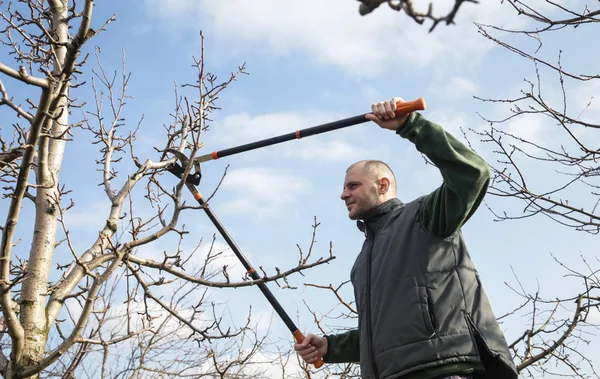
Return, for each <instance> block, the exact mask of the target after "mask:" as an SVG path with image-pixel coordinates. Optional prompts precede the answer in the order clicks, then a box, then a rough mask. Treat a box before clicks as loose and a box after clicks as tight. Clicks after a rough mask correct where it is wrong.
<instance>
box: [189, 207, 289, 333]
mask: <svg viewBox="0 0 600 379" xmlns="http://www.w3.org/2000/svg"><path fill="white" fill-rule="evenodd" d="M196 200H197V201H198V203H199V204H200V205H201V206H202V207H203V209H204V212H206V214H207V215H208V218H210V220H211V221H212V223H213V224H214V225H215V227H216V228H217V230H218V231H219V233H221V236H223V239H225V241H226V242H227V244H228V245H229V247H230V248H231V250H233V252H234V253H235V255H236V256H237V257H238V259H239V260H240V261H241V262H242V264H243V265H244V268H245V269H246V270H247V271H248V273H249V274H250V276H251V277H252V279H254V280H260V279H261V278H260V276H259V275H258V273H257V272H256V270H255V269H254V268H253V267H252V265H251V264H250V262H249V261H248V259H247V258H246V257H245V256H244V253H242V251H241V250H240V248H239V247H238V246H237V245H236V243H235V242H234V241H233V238H231V236H230V235H229V233H228V232H227V230H225V228H224V227H223V224H221V222H220V221H219V219H218V218H217V216H216V215H215V214H214V213H213V211H212V210H211V209H210V208H209V207H208V205H206V202H205V201H204V199H202V197H201V196H200V197H199V198H197V199H196ZM257 286H258V288H260V290H261V291H262V293H263V294H264V295H265V297H266V298H267V300H268V301H269V303H271V305H272V306H273V308H274V309H275V311H276V312H277V314H278V315H279V317H281V319H282V320H283V322H284V323H285V325H286V326H287V327H288V328H289V329H290V331H291V332H292V333H293V332H295V331H296V330H297V329H298V328H296V325H294V322H293V321H292V319H291V318H290V316H288V314H287V313H286V312H285V310H284V309H283V307H282V306H281V304H279V302H278V301H277V299H276V298H275V296H273V293H272V292H271V291H270V290H269V288H268V287H267V286H266V284H265V283H257Z"/></svg>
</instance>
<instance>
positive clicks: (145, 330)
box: [0, 0, 333, 378]
mask: <svg viewBox="0 0 600 379" xmlns="http://www.w3.org/2000/svg"><path fill="white" fill-rule="evenodd" d="M1 4H2V6H3V9H2V11H1V12H0V20H1V21H0V22H1V23H2V27H1V28H0V42H1V49H2V50H1V51H2V54H1V56H2V57H3V58H2V59H3V62H1V63H0V73H1V74H2V78H0V94H1V100H0V106H1V107H0V110H1V111H2V116H1V118H0V120H2V125H0V127H1V139H0V146H1V151H0V173H1V174H0V178H1V180H2V184H3V186H2V195H3V196H2V202H3V205H2V207H1V209H2V214H3V216H4V220H5V221H4V224H3V225H2V226H1V233H2V240H1V244H0V254H1V255H0V308H1V310H2V317H1V319H0V331H1V333H2V334H1V335H0V338H1V340H0V342H1V347H2V348H1V351H0V374H1V375H2V376H3V377H4V378H29V377H62V378H74V377H86V376H87V377H94V378H98V377H110V378H121V377H131V378H137V377H144V378H147V377H161V378H163V377H181V376H188V375H198V376H200V375H210V376H213V377H227V376H228V375H230V376H234V377H238V378H243V377H257V376H260V375H261V374H260V370H257V369H254V368H253V367H252V366H251V365H247V364H246V363H247V362H248V361H249V360H250V359H252V358H253V357H255V355H256V353H257V352H258V351H259V350H260V349H261V348H262V347H263V346H264V343H265V340H264V336H259V335H258V334H257V333H256V331H255V329H254V327H255V325H254V324H253V323H252V320H251V312H249V314H248V319H247V321H246V322H245V323H243V324H242V325H232V324H231V323H225V322H224V321H223V319H222V314H221V313H222V312H225V309H226V305H221V306H220V305H219V304H215V303H214V302H212V301H209V300H208V295H207V291H208V288H211V287H213V288H214V287H220V288H233V287H242V286H250V285H254V284H256V283H257V282H265V281H274V280H277V279H281V278H284V277H286V276H287V275H290V274H293V273H295V272H298V271H301V270H304V269H306V268H309V267H312V266H314V265H318V264H322V263H326V262H327V261H329V260H330V259H333V257H332V256H329V257H326V258H324V259H321V260H314V262H313V261H309V257H310V255H309V256H308V257H307V256H306V254H305V256H304V257H301V259H300V260H299V261H298V264H297V266H295V267H292V268H290V269H289V270H281V271H278V272H277V273H274V274H273V275H268V274H267V273H264V276H263V277H262V279H260V280H257V281H256V280H254V281H253V280H249V278H248V277H231V276H230V275H228V272H227V268H226V266H225V267H224V266H223V264H222V258H223V255H224V252H223V250H222V249H220V248H218V247H217V245H216V244H215V243H214V242H215V240H214V237H213V239H212V240H210V239H209V240H208V241H206V242H204V241H203V240H202V239H199V238H195V239H194V236H189V235H188V232H187V231H186V229H185V225H183V224H182V223H181V222H180V218H181V215H182V213H183V212H189V211H194V210H197V209H198V208H199V206H192V205H189V203H190V202H189V200H190V199H191V196H190V197H188V202H187V203H186V202H185V200H184V199H185V196H184V195H189V194H188V193H187V192H186V191H185V190H186V187H185V179H186V177H185V175H184V176H183V177H182V178H181V179H179V178H176V177H175V176H173V175H171V174H170V173H169V172H168V170H169V169H171V168H173V165H174V164H175V163H177V157H176V156H174V155H173V154H172V153H170V152H172V151H177V152H179V153H178V154H180V155H181V154H184V155H186V156H187V157H188V158H193V157H194V156H195V155H196V154H197V152H198V150H199V149H200V148H201V147H202V143H201V136H202V134H203V132H205V131H206V129H207V126H208V124H209V122H210V114H211V112H213V111H214V110H215V109H217V108H216V104H215V100H216V99H217V97H218V95H219V93H220V92H221V91H223V90H224V89H226V88H227V86H228V85H230V84H231V83H232V82H233V81H235V80H236V79H237V78H238V76H239V75H241V74H243V73H245V68H244V66H243V65H242V66H241V67H239V68H238V69H237V70H236V71H235V72H233V73H232V74H231V76H230V77H229V78H227V79H226V80H225V81H222V82H219V81H218V80H217V78H216V76H215V75H213V74H211V73H210V72H209V71H208V68H206V67H205V65H204V44H202V51H201V52H200V56H199V58H198V59H194V65H195V67H196V68H197V70H198V71H197V72H198V75H197V80H196V81H195V82H193V83H191V84H188V85H186V87H185V89H186V90H189V91H190V94H191V96H192V97H191V98H189V97H188V96H180V95H179V94H176V95H177V96H176V101H175V104H174V111H173V113H172V116H173V117H172V122H171V124H170V125H166V126H165V132H164V135H163V139H162V143H163V145H162V146H156V147H155V148H156V151H157V154H158V155H157V157H155V159H154V160H152V159H150V158H148V157H140V156H138V155H136V153H135V149H134V146H135V143H136V133H137V132H138V131H139V130H142V129H143V128H144V126H143V123H142V122H141V121H139V122H137V123H133V124H131V123H130V122H129V121H128V120H126V119H125V118H124V116H123V109H124V107H125V105H126V102H127V100H128V95H127V85H128V81H129V74H128V73H127V72H126V70H125V66H124V62H123V70H122V72H121V73H120V74H117V73H113V74H111V73H106V72H105V71H104V70H103V68H102V65H101V62H100V59H99V57H100V54H99V49H96V50H95V51H94V50H93V49H91V48H87V46H89V45H90V44H89V41H90V40H92V39H93V38H94V36H96V35H97V34H98V33H103V32H109V31H106V30H107V28H108V30H110V27H109V25H110V23H111V22H113V21H115V17H114V16H113V17H111V18H110V19H108V20H102V21H100V22H97V21H94V19H93V17H92V16H93V10H94V1H92V0H85V1H67V0H33V1H13V2H3V3H1ZM201 38H202V36H201ZM202 41H203V38H202ZM89 56H92V57H94V56H95V57H96V59H97V62H98V65H97V67H96V69H95V70H93V72H94V73H95V74H94V75H92V74H91V70H90V69H88V67H89V66H90V65H91V63H89V62H87V60H88V57H89ZM9 58H10V59H11V60H10V61H4V60H6V59H9ZM83 78H87V80H84V79H83ZM86 91H87V92H86ZM14 94H18V95H16V96H15V95H14ZM86 94H87V95H88V96H89V95H92V94H93V95H92V96H91V97H92V99H93V100H92V101H90V103H91V104H92V106H91V107H90V106H88V105H87V104H85V103H84V102H78V100H77V99H78V98H82V97H85V96H86ZM75 130H79V131H85V132H87V133H88V134H87V135H88V136H89V137H90V138H91V140H92V142H93V144H91V145H90V146H96V147H98V151H99V153H100V154H101V159H99V160H98V162H97V163H98V164H99V167H100V169H99V170H98V171H99V173H100V174H99V176H98V180H97V181H96V182H95V183H94V182H92V183H89V186H96V183H98V182H100V183H101V187H102V188H103V190H104V194H105V195H106V198H107V199H108V202H107V206H106V208H105V209H104V210H103V212H101V213H103V214H101V215H98V217H100V218H101V219H104V220H105V222H103V227H102V228H101V229H100V230H98V231H97V234H96V236H95V237H94V238H93V239H92V240H89V241H87V242H85V240H84V239H83V237H79V236H77V235H73V233H71V231H70V230H69V211H71V210H72V209H73V208H74V207H75V205H74V202H73V201H72V200H71V199H73V198H76V197H77V196H79V197H80V198H81V197H84V196H85V194H81V193H79V194H77V193H75V192H74V191H72V189H71V188H70V187H71V186H70V185H69V183H65V182H64V181H62V180H61V171H65V169H66V168H69V167H70V168H71V169H73V170H74V169H75V168H76V166H77V164H78V163H80V162H79V160H77V161H72V162H67V161H65V160H64V156H65V151H66V150H67V149H68V148H69V147H70V146H73V144H78V143H80V144H81V143H84V144H87V143H89V142H88V141H86V140H85V139H82V140H81V141H80V142H78V141H77V139H76V138H75V137H74V136H75V134H76V133H74V131H75ZM77 135H80V133H77ZM81 159H93V158H92V157H91V155H90V156H82V157H81ZM125 161H127V162H129V163H128V164H125V163H124V162H125ZM189 162H191V161H189ZM183 169H184V170H185V172H186V173H188V172H192V171H193V168H192V164H191V163H188V164H186V165H185V167H183ZM120 171H125V172H123V173H120ZM139 187H142V188H140V189H139V190H137V191H136V190H135V189H136V188H139ZM138 208H139V209H144V210H145V211H144V212H139V211H138ZM147 210H152V212H153V213H152V214H150V215H148V214H147V213H148V211H147ZM24 218H29V220H33V225H30V224H28V223H26V222H22V220H23V219H24ZM315 228H316V225H315ZM164 238H171V241H173V243H172V246H173V248H172V249H171V250H169V251H164V252H163V256H162V257H155V256H149V255H147V254H144V249H142V247H144V248H147V247H148V246H149V245H150V244H152V243H155V242H156V241H157V240H159V239H164ZM184 238H187V239H190V238H191V239H193V240H192V241H191V244H192V245H195V246H197V247H196V248H195V249H191V250H190V249H186V248H184V247H183V246H184V245H183V243H182V241H183V239H184ZM74 240H77V243H74ZM22 241H30V246H28V247H26V246H24V242H22ZM82 243H83V244H85V245H86V248H85V249H83V250H81V249H79V248H77V247H76V246H81V245H82ZM188 245H189V244H188ZM205 245H206V246H207V248H205ZM201 248H203V249H204V250H205V251H207V252H205V253H204V254H203V255H201V256H199V257H196V258H194V257H195V256H198V255H199V254H200V253H199V250H200V249H201ZM59 251H60V252H61V254H58V255H57V252H59ZM192 258H193V259H192ZM310 259H312V258H310ZM194 262H196V263H194ZM198 262H200V263H198ZM219 265H220V267H218V266H219ZM165 288H168V289H165ZM164 293H167V294H168V296H165V295H164ZM93 357H95V359H93ZM90 358H92V359H91V360H90ZM76 373H77V374H76Z"/></svg>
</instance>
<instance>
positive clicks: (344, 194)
mask: <svg viewBox="0 0 600 379" xmlns="http://www.w3.org/2000/svg"><path fill="white" fill-rule="evenodd" d="M349 197H350V194H349V193H348V191H347V190H343V191H342V194H341V195H340V199H342V200H344V201H346V199H348V198H349Z"/></svg>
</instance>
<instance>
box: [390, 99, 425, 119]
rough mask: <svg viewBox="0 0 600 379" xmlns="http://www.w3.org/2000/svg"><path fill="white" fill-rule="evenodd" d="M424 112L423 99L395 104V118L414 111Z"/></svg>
mask: <svg viewBox="0 0 600 379" xmlns="http://www.w3.org/2000/svg"><path fill="white" fill-rule="evenodd" d="M424 110H425V99H423V98H422V97H421V98H418V99H417V100H413V101H407V102H405V103H401V102H397V103H396V110H395V111H394V112H395V113H396V116H402V115H405V114H407V113H410V112H414V111H424Z"/></svg>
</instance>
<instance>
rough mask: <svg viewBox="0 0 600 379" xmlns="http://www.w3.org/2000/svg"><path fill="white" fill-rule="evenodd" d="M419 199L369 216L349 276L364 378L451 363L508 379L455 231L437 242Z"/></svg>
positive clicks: (503, 346)
mask: <svg viewBox="0 0 600 379" xmlns="http://www.w3.org/2000/svg"><path fill="white" fill-rule="evenodd" d="M419 208H420V202H419V199H417V200H415V201H413V202H410V203H408V204H403V203H402V202H401V201H400V200H398V199H392V200H389V201H388V202H386V203H385V204H382V205H381V206H380V207H378V208H377V209H376V213H377V214H376V215H374V218H373V220H370V221H368V222H367V223H366V224H364V223H362V222H359V223H358V224H359V228H360V229H361V230H362V231H363V232H365V235H366V239H365V242H364V244H363V247H362V250H361V252H360V254H359V255H358V257H357V259H356V262H355V263H354V266H353V268H352V271H351V274H350V277H351V280H352V284H353V286H354V295H355V299H356V305H357V308H358V313H359V318H358V320H359V322H358V328H359V335H360V366H361V373H362V377H363V378H373V379H384V378H385V379H391V378H401V377H402V376H404V375H407V374H410V373H414V372H417V371H421V370H423V369H427V368H433V367H439V366H443V365H446V364H454V363H460V362H463V363H482V364H483V365H484V366H485V367H486V371H487V375H486V378H491V379H515V378H517V374H516V371H515V367H514V364H513V362H512V359H511V356H510V353H509V350H508V346H507V343H506V340H505V338H504V335H503V333H502V331H501V330H500V327H499V325H498V323H497V321H496V318H495V316H494V314H493V312H492V309H491V307H490V304H489V301H488V298H487V296H486V294H485V292H484V290H483V287H482V285H481V282H480V280H479V276H478V274H477V271H476V270H475V267H474V265H473V263H472V261H471V259H470V257H469V254H468V252H467V248H466V246H465V243H464V241H463V237H462V234H461V233H460V231H459V232H456V233H455V234H453V235H452V236H450V237H448V238H445V239H442V238H439V237H436V236H434V235H432V234H430V233H428V232H427V231H426V230H425V229H424V228H423V226H422V224H421V222H420V220H419Z"/></svg>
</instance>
